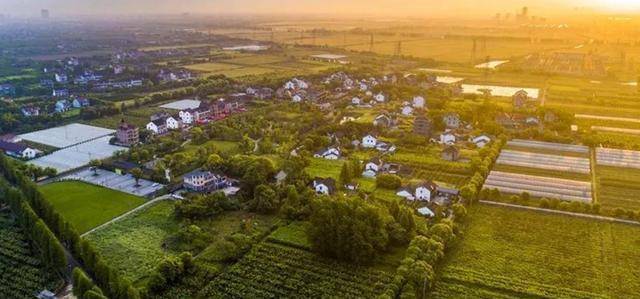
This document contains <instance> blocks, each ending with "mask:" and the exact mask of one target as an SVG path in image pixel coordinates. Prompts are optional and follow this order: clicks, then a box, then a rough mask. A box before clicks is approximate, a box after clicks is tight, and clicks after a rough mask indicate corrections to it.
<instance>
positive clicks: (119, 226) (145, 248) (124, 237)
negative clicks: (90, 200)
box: [86, 201, 180, 284]
mask: <svg viewBox="0 0 640 299" xmlns="http://www.w3.org/2000/svg"><path fill="white" fill-rule="evenodd" d="M179 227H180V225H179V224H178V223H177V222H176V221H175V218H174V217H173V203H171V202H167V201H163V202H159V203H156V204H154V205H152V206H149V207H145V208H144V209H142V210H140V211H136V213H135V214H133V215H130V216H128V217H127V218H125V219H122V220H120V221H118V222H114V223H112V224H110V225H108V226H106V227H104V228H102V229H100V230H97V231H95V232H93V233H92V234H90V235H88V236H87V237H86V238H87V239H88V240H89V241H91V242H92V243H93V244H94V245H95V246H96V248H97V249H98V252H100V254H101V255H102V256H103V257H104V258H105V259H106V261H107V262H108V263H109V264H110V265H112V266H113V267H115V268H116V270H118V271H119V272H120V273H121V274H122V275H124V277H126V278H128V279H130V280H131V281H133V282H134V283H136V284H139V283H141V282H142V281H143V280H144V278H146V277H147V276H148V275H149V274H150V273H152V271H153V270H154V269H155V268H156V266H157V265H158V263H159V262H160V261H162V260H163V259H164V258H165V257H166V256H168V255H172V254H177V253H175V252H170V251H167V250H165V249H164V246H163V244H164V241H165V239H166V238H167V237H169V236H170V235H171V234H174V233H175V232H177V231H178V229H179Z"/></svg>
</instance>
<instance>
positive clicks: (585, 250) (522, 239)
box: [432, 205, 640, 298]
mask: <svg viewBox="0 0 640 299" xmlns="http://www.w3.org/2000/svg"><path fill="white" fill-rule="evenodd" d="M470 217H471V221H470V222H469V223H468V225H466V228H465V231H464V238H463V239H462V240H461V241H459V242H457V243H456V244H455V245H454V246H453V247H452V248H451V251H450V252H449V254H448V255H447V259H446V261H445V264H444V265H443V269H442V271H440V273H439V277H440V278H439V280H438V281H437V282H436V288H435V292H434V294H433V296H432V297H434V298H455V297H465V298H601V297H610V298H638V294H640V279H638V278H639V277H640V251H639V250H638V246H640V227H637V226H631V225H624V224H618V223H611V222H603V221H594V220H591V219H583V218H576V217H567V216H562V215H554V214H545V213H539V212H535V211H526V210H520V209H509V208H502V207H494V206H488V205H478V206H475V207H472V208H471V209H470Z"/></svg>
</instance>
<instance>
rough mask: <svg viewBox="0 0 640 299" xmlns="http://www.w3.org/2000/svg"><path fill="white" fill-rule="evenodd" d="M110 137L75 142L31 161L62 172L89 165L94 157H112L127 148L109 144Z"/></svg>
mask: <svg viewBox="0 0 640 299" xmlns="http://www.w3.org/2000/svg"><path fill="white" fill-rule="evenodd" d="M110 139H111V136H105V137H99V138H97V139H94V140H91V141H87V142H84V143H79V144H75V145H72V146H69V147H67V148H64V149H61V150H58V151H55V152H53V153H51V154H49V155H46V156H42V157H40V158H37V159H33V160H31V161H29V163H32V164H34V165H37V166H40V167H52V168H55V169H56V170H57V171H58V173H60V172H65V171H68V170H71V169H76V168H79V167H82V166H84V165H87V164H88V163H89V162H90V161H91V160H94V159H104V158H108V157H111V156H113V154H114V153H115V152H117V151H121V150H127V148H126V147H120V146H115V145H111V144H109V140H110Z"/></svg>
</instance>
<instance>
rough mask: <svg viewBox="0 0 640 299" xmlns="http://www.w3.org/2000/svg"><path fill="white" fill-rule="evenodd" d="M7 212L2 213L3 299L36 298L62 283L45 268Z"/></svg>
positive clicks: (0, 294) (0, 275)
mask: <svg viewBox="0 0 640 299" xmlns="http://www.w3.org/2000/svg"><path fill="white" fill-rule="evenodd" d="M37 257H38V254H36V253H35V252H34V251H33V250H32V249H31V245H30V244H29V241H28V240H27V237H26V236H25V235H24V234H23V233H22V231H21V230H20V229H19V228H18V227H17V223H14V221H13V220H12V219H11V216H10V215H9V213H8V212H7V211H2V212H0V298H33V296H34V295H33V294H34V293H37V292H39V291H41V290H44V289H54V288H55V287H56V286H57V283H59V282H60V280H59V279H57V278H56V277H55V276H53V275H52V274H51V273H50V271H47V270H46V269H45V266H44V265H43V264H42V261H40V259H38V258H37Z"/></svg>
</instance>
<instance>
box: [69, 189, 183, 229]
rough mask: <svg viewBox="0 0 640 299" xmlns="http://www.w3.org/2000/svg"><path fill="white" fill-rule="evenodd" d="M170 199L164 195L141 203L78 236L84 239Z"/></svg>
mask: <svg viewBox="0 0 640 299" xmlns="http://www.w3.org/2000/svg"><path fill="white" fill-rule="evenodd" d="M170 198H171V194H166V195H162V196H159V197H156V198H154V199H152V200H150V201H147V202H145V203H143V204H142V205H140V206H138V207H136V208H135V209H133V210H131V211H129V212H126V213H124V214H122V215H120V216H118V217H116V218H113V219H111V220H109V221H108V222H106V223H103V224H101V225H99V226H97V227H95V228H93V229H92V230H90V231H88V232H86V233H84V234H82V235H80V237H85V236H87V235H89V234H90V233H92V232H95V231H97V230H99V229H101V228H103V227H105V226H107V225H109V224H111V223H114V222H116V221H118V220H120V219H122V218H125V217H127V216H129V215H131V214H133V213H135V212H136V211H139V210H142V209H144V208H145V207H148V206H150V205H152V204H154V203H156V202H159V201H163V200H167V199H170Z"/></svg>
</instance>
